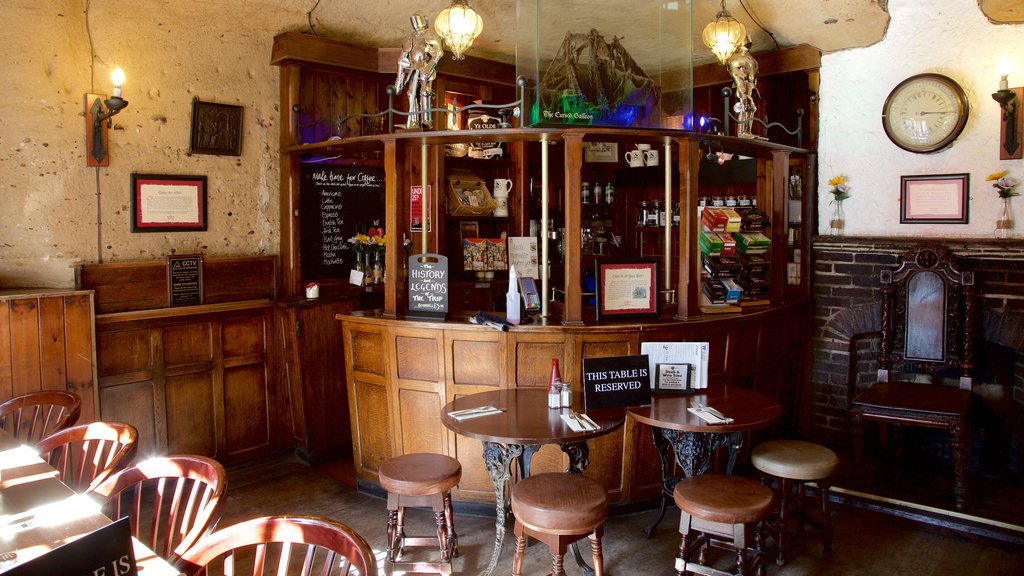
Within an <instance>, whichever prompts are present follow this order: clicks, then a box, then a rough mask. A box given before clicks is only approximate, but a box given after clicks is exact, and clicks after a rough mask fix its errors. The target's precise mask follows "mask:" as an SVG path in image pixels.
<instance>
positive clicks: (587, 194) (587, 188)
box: [580, 182, 590, 204]
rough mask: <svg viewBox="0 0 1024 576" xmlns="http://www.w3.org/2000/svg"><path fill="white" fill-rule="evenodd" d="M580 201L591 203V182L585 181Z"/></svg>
mask: <svg viewBox="0 0 1024 576" xmlns="http://www.w3.org/2000/svg"><path fill="white" fill-rule="evenodd" d="M580 202H582V203H584V204H590V182H584V183H583V190H582V191H580Z"/></svg>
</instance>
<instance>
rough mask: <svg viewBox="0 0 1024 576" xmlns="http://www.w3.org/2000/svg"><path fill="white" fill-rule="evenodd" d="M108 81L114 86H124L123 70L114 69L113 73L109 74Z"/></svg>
mask: <svg viewBox="0 0 1024 576" xmlns="http://www.w3.org/2000/svg"><path fill="white" fill-rule="evenodd" d="M110 80H111V82H113V83H114V86H123V85H124V70H121V69H120V68H114V71H113V72H111V73H110Z"/></svg>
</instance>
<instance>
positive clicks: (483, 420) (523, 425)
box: [441, 388, 626, 574]
mask: <svg viewBox="0 0 1024 576" xmlns="http://www.w3.org/2000/svg"><path fill="white" fill-rule="evenodd" d="M581 404H582V403H581V402H580V400H579V398H574V401H573V409H574V410H577V411H579V410H580V409H581V407H582V406H581ZM483 406H494V407H495V408H497V409H499V410H501V412H498V413H496V414H489V415H487V416H479V417H476V418H469V419H464V420H456V419H455V418H453V417H452V416H451V413H452V412H455V411H458V410H466V409H470V408H479V407H483ZM569 412H570V411H569V410H568V409H565V408H563V409H560V410H559V409H552V408H548V395H547V390H545V389H542V388H510V389H505V390H494V391H490V392H479V393H477V394H470V395H469V396H463V397H460V398H456V399H455V400H453V401H451V402H449V403H448V404H446V405H445V407H444V408H443V409H442V410H441V422H442V423H444V425H445V426H446V427H447V428H448V429H450V430H452V431H453V432H455V433H456V434H460V435H462V436H467V437H469V438H476V439H477V440H480V441H481V442H483V446H484V451H483V456H484V464H485V465H486V466H487V475H488V477H490V479H491V482H492V483H493V484H494V499H495V505H496V514H495V521H494V525H495V538H494V553H493V554H492V556H491V561H490V563H489V564H488V565H487V570H486V571H485V572H484V573H485V574H491V573H492V572H493V570H494V568H495V567H496V566H497V563H498V557H499V556H500V555H501V547H502V544H503V542H504V540H505V521H506V520H507V517H508V514H509V502H508V494H507V493H506V487H507V486H508V485H509V481H510V480H511V479H512V466H511V465H512V462H513V461H516V462H517V464H518V467H519V469H520V470H521V471H522V475H523V477H526V476H529V475H530V460H531V459H532V458H533V455H534V454H535V453H536V452H537V451H538V450H540V447H541V446H542V445H544V444H558V445H559V447H560V448H561V449H562V451H563V452H565V453H566V455H568V456H569V472H575V473H581V472H582V471H583V469H585V468H586V467H587V464H588V462H589V455H590V451H589V448H588V447H587V440H589V439H591V438H596V437H598V436H601V435H603V434H607V433H609V432H611V431H613V430H616V429H618V428H620V427H622V425H623V423H624V422H625V419H626V416H625V410H623V409H622V408H608V409H602V410H590V411H587V412H586V414H587V416H589V417H590V419H591V420H593V421H594V423H595V424H597V425H598V428H597V429H596V430H585V431H575V430H573V429H572V428H570V427H569V425H568V424H566V423H565V421H564V420H562V418H561V415H562V414H567V413H569ZM573 552H574V554H575V555H576V561H577V563H579V564H580V567H581V568H584V571H585V572H586V571H587V570H588V568H587V567H586V564H585V563H584V562H583V559H582V556H580V553H579V550H578V549H576V547H575V545H574V546H573ZM588 573H589V572H588Z"/></svg>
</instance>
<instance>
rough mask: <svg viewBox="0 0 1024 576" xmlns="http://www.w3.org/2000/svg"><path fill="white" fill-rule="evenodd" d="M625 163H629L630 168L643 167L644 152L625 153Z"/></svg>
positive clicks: (631, 151) (632, 151)
mask: <svg viewBox="0 0 1024 576" xmlns="http://www.w3.org/2000/svg"><path fill="white" fill-rule="evenodd" d="M626 162H628V163H629V166H630V167H631V168H636V167H637V166H643V165H644V152H643V150H630V151H629V152H626Z"/></svg>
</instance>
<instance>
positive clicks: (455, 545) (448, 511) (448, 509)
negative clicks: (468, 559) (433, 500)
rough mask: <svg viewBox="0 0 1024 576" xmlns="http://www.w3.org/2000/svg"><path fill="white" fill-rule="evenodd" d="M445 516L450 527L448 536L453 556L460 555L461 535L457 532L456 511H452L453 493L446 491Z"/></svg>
mask: <svg viewBox="0 0 1024 576" xmlns="http://www.w3.org/2000/svg"><path fill="white" fill-rule="evenodd" d="M444 516H445V521H446V523H447V528H448V538H449V541H450V542H451V550H452V558H456V557H458V555H459V535H458V534H456V533H455V513H454V512H453V511H452V493H451V492H445V493H444Z"/></svg>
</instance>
